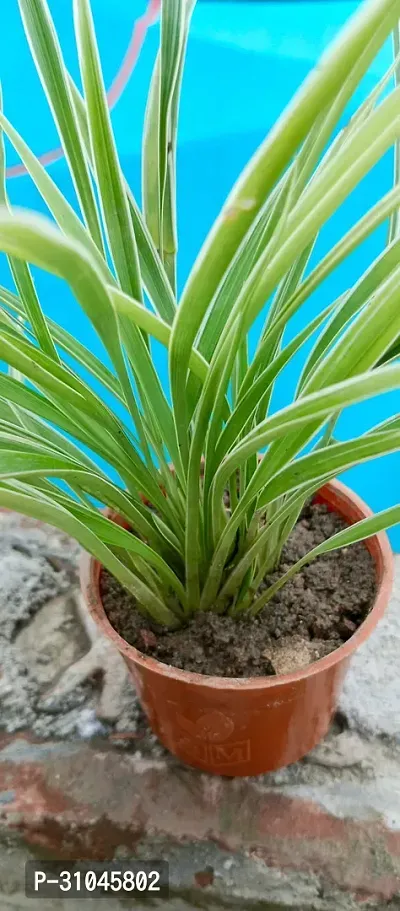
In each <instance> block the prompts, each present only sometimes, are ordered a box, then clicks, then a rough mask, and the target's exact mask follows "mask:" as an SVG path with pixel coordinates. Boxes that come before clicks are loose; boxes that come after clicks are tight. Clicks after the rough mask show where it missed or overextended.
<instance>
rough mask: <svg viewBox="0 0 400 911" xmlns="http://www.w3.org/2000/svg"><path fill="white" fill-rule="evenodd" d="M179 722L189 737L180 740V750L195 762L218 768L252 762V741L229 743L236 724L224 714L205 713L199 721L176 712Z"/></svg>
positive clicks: (217, 712) (178, 745) (215, 712)
mask: <svg viewBox="0 0 400 911" xmlns="http://www.w3.org/2000/svg"><path fill="white" fill-rule="evenodd" d="M177 721H178V723H179V725H180V727H181V728H182V730H183V731H185V734H186V736H185V735H183V736H182V737H180V738H179V740H178V743H177V747H179V749H180V750H182V751H183V752H184V753H185V754H186V755H187V756H188V757H191V758H192V759H193V760H197V761H198V762H207V763H211V764H212V765H214V766H218V767H220V766H221V767H222V766H230V765H232V764H235V765H236V764H237V763H241V762H248V761H249V759H250V741H249V740H240V741H232V740H230V738H231V736H232V734H233V732H234V730H235V723H234V721H233V720H232V718H230V717H229V716H228V715H224V714H223V712H219V711H212V712H206V713H205V714H204V715H200V717H199V718H197V720H196V721H192V720H191V719H189V718H185V717H184V716H183V715H180V714H179V713H177ZM228 741H229V742H228Z"/></svg>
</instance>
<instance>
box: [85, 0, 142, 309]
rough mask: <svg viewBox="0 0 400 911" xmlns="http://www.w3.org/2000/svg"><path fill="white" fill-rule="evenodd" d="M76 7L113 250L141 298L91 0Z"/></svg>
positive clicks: (127, 286)
mask: <svg viewBox="0 0 400 911" xmlns="http://www.w3.org/2000/svg"><path fill="white" fill-rule="evenodd" d="M73 8H74V21H75V32H76V39H77V45H78V52H79V63H80V71H81V76H82V83H83V88H84V93H85V101H86V105H87V112H88V125H89V133H90V141H91V150H92V158H93V163H94V168H95V173H96V183H97V187H98V190H99V195H100V200H101V206H102V211H103V217H104V222H105V225H106V228H107V237H108V242H109V246H110V251H111V255H112V258H113V262H114V265H115V269H116V272H117V275H118V279H119V282H120V285H121V288H122V290H123V291H126V292H127V293H128V294H132V296H133V297H135V298H136V299H138V300H141V298H142V283H141V277H140V270H139V259H138V252H137V246H136V239H135V234H134V231H133V226H132V220H131V216H130V211H129V206H128V200H127V198H126V193H125V188H124V180H123V176H122V171H121V168H120V164H119V159H118V154H117V148H116V144H115V139H114V136H113V132H112V127H111V121H110V113H109V109H108V104H107V97H106V92H105V88H104V82H103V76H102V71H101V64H100V57H99V52H98V47H97V43H96V37H95V32H94V25H93V18H92V14H91V10H90V3H89V0H74V5H73Z"/></svg>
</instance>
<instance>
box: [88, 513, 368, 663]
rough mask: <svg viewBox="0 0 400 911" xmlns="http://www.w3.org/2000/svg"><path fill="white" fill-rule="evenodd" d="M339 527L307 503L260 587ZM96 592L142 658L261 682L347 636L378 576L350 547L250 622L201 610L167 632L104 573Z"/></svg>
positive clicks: (292, 584) (323, 561)
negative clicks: (276, 566) (274, 567)
mask: <svg viewBox="0 0 400 911" xmlns="http://www.w3.org/2000/svg"><path fill="white" fill-rule="evenodd" d="M344 527H345V523H344V522H343V520H342V519H341V518H339V516H337V515H336V514H335V513H332V512H329V511H328V510H327V508H326V507H325V506H323V505H309V506H307V507H306V508H305V509H304V510H303V512H302V514H301V517H300V519H299V521H298V523H297V525H296V526H295V528H294V530H293V532H292V534H291V535H290V537H289V539H288V541H287V543H286V546H285V548H284V550H283V554H282V560H281V563H280V566H279V569H278V571H277V572H276V573H273V574H271V575H269V576H268V577H266V579H265V582H264V583H263V584H262V586H261V589H262V588H263V587H265V585H271V583H272V582H274V581H275V579H277V578H278V577H279V576H281V575H282V573H284V572H285V571H286V570H287V569H288V568H289V566H291V565H292V564H293V563H295V562H296V561H297V560H298V559H299V558H300V557H302V556H303V555H304V554H305V553H307V552H308V551H309V550H311V549H312V548H313V547H315V545H316V544H319V543H320V542H321V541H324V540H325V539H326V538H328V537H330V536H331V535H333V534H335V532H337V531H340V530H341V529H342V528H344ZM101 594H102V598H103V604H104V607H105V611H106V613H107V616H108V618H109V620H110V622H111V623H112V625H113V626H114V628H115V629H116V630H117V631H118V632H119V633H120V635H121V636H123V638H124V639H126V641H127V642H129V643H130V645H134V646H135V647H136V648H137V649H139V650H140V651H141V652H143V653H144V654H146V655H151V656H153V657H155V658H157V659H158V660H159V661H162V662H164V663H165V664H171V665H173V666H175V667H179V668H184V669H185V670H187V671H196V672H197V673H201V674H211V675H217V676H224V677H258V676H265V675H271V674H283V673H290V672H291V671H293V670H296V669H298V668H300V667H304V666H306V665H307V664H310V663H311V662H312V661H316V660H317V659H318V658H321V657H323V656H324V655H327V654H329V652H332V651H334V649H336V648H338V647H339V646H340V645H342V643H343V642H345V641H346V640H347V639H349V638H350V636H352V635H353V633H354V632H355V631H356V629H357V627H358V626H359V625H360V623H362V621H363V620H364V618H365V617H366V615H367V614H368V612H369V610H370V608H371V606H372V603H373V599H374V594H375V572H374V565H373V561H372V558H371V556H370V554H369V552H368V550H367V549H366V547H365V545H364V544H362V543H360V544H353V545H352V546H351V547H348V548H345V549H343V550H340V551H333V552H332V553H330V554H327V555H325V556H323V557H318V558H317V560H315V561H314V563H312V564H310V566H306V567H304V568H303V570H302V571H301V572H299V573H298V574H297V575H296V576H294V578H293V579H291V580H290V581H289V582H288V583H287V584H286V585H285V586H284V587H283V588H281V589H280V591H279V592H278V593H277V594H276V595H275V597H274V598H273V599H272V600H271V601H270V602H269V603H268V605H267V606H266V607H265V608H264V609H263V611H262V612H261V613H260V614H259V616H258V617H256V618H254V619H250V620H249V619H240V620H235V619H232V618H230V617H226V616H216V615H215V614H213V613H205V614H204V613H199V614H197V615H195V617H194V619H193V620H192V621H191V622H190V625H189V626H187V627H185V628H184V629H181V630H178V631H176V632H169V633H168V632H165V631H164V630H160V628H157V627H156V626H154V625H152V624H151V623H148V621H147V620H144V618H143V616H142V615H141V614H140V613H139V612H138V610H137V609H136V606H135V605H136V602H135V598H134V597H133V596H132V595H130V594H129V592H127V591H126V590H125V589H123V588H122V586H121V585H120V583H119V582H117V581H116V580H115V579H114V578H113V577H112V576H111V575H110V574H109V573H108V572H107V571H106V570H103V572H102V576H101Z"/></svg>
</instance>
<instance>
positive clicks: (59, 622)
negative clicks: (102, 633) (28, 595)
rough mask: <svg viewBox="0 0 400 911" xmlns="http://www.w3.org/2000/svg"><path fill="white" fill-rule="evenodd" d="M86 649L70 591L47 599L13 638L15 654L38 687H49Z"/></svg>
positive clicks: (84, 637) (85, 641) (85, 642)
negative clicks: (14, 638)
mask: <svg viewBox="0 0 400 911" xmlns="http://www.w3.org/2000/svg"><path fill="white" fill-rule="evenodd" d="M86 649H87V640H86V636H85V634H84V631H83V629H82V627H81V624H80V622H79V620H78V618H77V612H76V607H75V598H74V597H73V595H72V594H66V595H60V596H58V598H53V599H52V600H51V601H47V602H46V604H44V605H43V607H41V608H40V610H39V611H38V612H37V613H36V614H35V616H34V617H33V619H32V620H31V622H30V623H29V624H28V625H27V626H25V627H24V629H22V630H21V632H20V633H19V634H18V636H17V638H16V640H15V651H16V653H17V655H19V657H20V660H21V661H23V663H24V664H25V667H26V668H27V671H28V673H29V674H30V676H31V677H32V679H33V680H34V681H36V683H37V684H38V685H39V687H41V688H42V687H48V686H50V684H51V683H53V681H54V680H56V679H57V678H58V677H59V676H60V675H61V673H62V672H63V671H64V670H65V669H66V668H68V667H69V666H70V665H71V664H73V663H74V662H75V661H77V660H78V659H79V658H81V657H82V656H83V655H84V654H85V650H86Z"/></svg>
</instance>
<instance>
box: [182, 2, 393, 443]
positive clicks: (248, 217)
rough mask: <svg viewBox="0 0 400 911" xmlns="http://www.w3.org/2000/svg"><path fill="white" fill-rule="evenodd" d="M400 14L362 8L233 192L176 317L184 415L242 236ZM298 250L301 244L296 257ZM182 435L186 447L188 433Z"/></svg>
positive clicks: (376, 5) (374, 6)
mask: <svg viewBox="0 0 400 911" xmlns="http://www.w3.org/2000/svg"><path fill="white" fill-rule="evenodd" d="M398 16H399V4H398V3H397V2H396V0H386V2H383V0H378V2H375V0H372V2H368V3H366V4H364V5H363V6H361V7H359V9H358V10H357V12H356V14H355V15H354V16H353V17H352V19H350V21H349V23H348V24H347V25H346V26H345V27H344V29H343V30H342V32H341V33H340V34H339V36H338V37H337V38H336V40H335V41H334V42H333V43H332V44H331V45H330V47H329V49H328V50H327V51H326V52H325V54H324V55H323V57H322V59H321V60H320V61H319V62H318V66H317V67H316V68H315V70H313V71H312V73H311V74H310V75H309V76H308V78H307V79H306V81H305V82H304V84H303V85H302V86H301V87H300V89H299V90H298V92H297V94H296V95H295V97H294V99H293V100H292V102H291V104H290V105H289V107H288V108H287V109H286V110H285V111H284V112H283V114H282V115H281V117H280V118H279V120H278V121H277V122H276V124H275V125H274V127H273V129H272V130H271V133H270V134H269V135H268V136H267V138H266V140H265V141H264V143H263V145H262V146H261V147H260V149H259V150H258V151H257V153H256V154H255V156H254V158H253V159H252V161H251V162H250V163H249V164H248V166H247V168H246V169H245V171H244V172H243V174H242V176H241V178H240V179H239V181H238V183H237V185H236V186H235V187H234V189H233V190H232V193H231V194H230V196H229V198H228V200H227V202H226V204H225V206H224V208H223V210H222V212H221V215H220V216H219V218H218V220H217V222H216V223H215V225H214V226H213V229H212V231H211V233H210V235H209V237H208V238H207V240H206V242H205V244H204V247H203V249H202V251H201V253H200V255H199V257H198V260H197V262H196V263H195V266H194V269H193V270H192V273H191V275H190V277H189V280H188V283H187V286H186V288H185V291H184V293H183V297H182V301H181V305H180V307H179V310H178V313H177V317H176V320H175V328H174V335H173V341H172V346H171V355H170V363H171V368H170V369H171V383H172V395H173V400H174V401H176V403H177V406H178V408H179V410H182V411H183V404H182V395H183V394H184V393H183V392H182V390H184V389H185V386H186V374H187V367H188V360H189V356H190V350H191V346H192V344H193V342H194V340H195V337H196V334H197V332H198V329H199V327H200V325H201V323H202V320H203V318H204V316H205V314H206V311H207V308H208V306H209V303H210V301H211V298H212V296H213V294H214V292H215V290H216V288H217V286H218V285H219V282H220V281H221V279H222V277H223V275H224V273H225V271H226V269H227V267H228V265H229V263H230V261H231V260H232V257H233V256H234V254H235V252H236V250H237V248H238V246H239V244H240V242H241V240H242V238H243V237H244V236H245V234H246V232H247V231H248V229H249V227H250V225H251V224H252V223H253V221H254V219H255V218H256V216H257V213H258V212H259V211H260V209H261V208H262V206H263V205H264V202H265V200H266V199H267V197H268V195H269V193H270V192H271V190H272V188H273V186H274V184H275V183H276V181H277V180H278V178H279V176H280V175H281V174H282V173H283V171H284V170H285V168H286V167H287V165H288V164H289V162H290V160H291V158H292V156H293V155H294V153H295V152H296V150H297V149H298V148H299V146H300V144H301V142H302V141H303V140H304V139H305V138H306V136H307V135H308V133H309V130H310V128H311V127H312V125H313V123H315V121H316V119H317V118H318V117H319V115H320V111H321V107H322V109H324V108H326V107H327V106H328V105H329V104H330V103H332V101H333V100H334V99H335V97H336V95H337V93H338V91H339V90H340V88H341V86H342V85H343V81H344V80H345V79H346V76H347V75H348V72H349V69H350V68H351V67H352V66H353V65H354V63H355V61H356V60H357V59H358V58H359V57H360V56H361V55H362V56H363V67H362V69H361V68H360V72H359V73H358V76H359V80H361V78H362V76H363V74H364V73H365V72H366V71H367V69H368V67H369V64H370V63H371V61H372V60H373V58H374V56H375V54H376V52H377V50H378V49H379V47H380V46H381V45H382V44H383V43H384V41H385V39H386V37H387V36H388V35H389V33H390V31H391V29H392V28H393V25H394V23H395V22H396V20H397V18H398ZM367 49H368V52H367ZM338 115H339V112H338ZM314 233H315V232H314ZM306 242H308V240H307V241H306ZM306 242H305V243H306ZM304 246H305V244H304ZM299 252H300V249H299V248H298V247H297V255H298V253H299ZM281 274H283V272H282V273H281ZM267 297H268V294H264V296H263V301H265V300H266V298H267ZM180 390H181V392H180ZM183 414H184V411H183ZM179 419H180V420H181V418H180V417H179ZM181 436H182V445H184V442H185V441H184V433H183V431H182V432H181Z"/></svg>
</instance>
